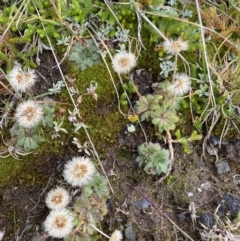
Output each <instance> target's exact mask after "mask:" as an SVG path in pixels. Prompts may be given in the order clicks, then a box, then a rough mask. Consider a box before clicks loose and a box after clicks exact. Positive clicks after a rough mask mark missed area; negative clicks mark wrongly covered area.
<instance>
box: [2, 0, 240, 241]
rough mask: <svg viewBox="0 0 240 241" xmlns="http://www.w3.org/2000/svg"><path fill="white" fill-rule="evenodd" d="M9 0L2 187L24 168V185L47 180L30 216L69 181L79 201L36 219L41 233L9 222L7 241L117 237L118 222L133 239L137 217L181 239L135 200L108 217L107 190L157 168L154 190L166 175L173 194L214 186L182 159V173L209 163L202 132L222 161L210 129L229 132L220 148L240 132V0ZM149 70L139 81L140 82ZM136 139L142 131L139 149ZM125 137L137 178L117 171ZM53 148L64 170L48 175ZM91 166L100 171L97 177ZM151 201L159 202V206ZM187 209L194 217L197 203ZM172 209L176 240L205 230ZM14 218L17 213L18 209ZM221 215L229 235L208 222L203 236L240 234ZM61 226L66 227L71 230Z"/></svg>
mask: <svg viewBox="0 0 240 241" xmlns="http://www.w3.org/2000/svg"><path fill="white" fill-rule="evenodd" d="M0 3H1V7H0V34H1V35H0V71H1V75H0V86H1V87H0V88H1V89H0V91H1V96H2V97H1V103H0V116H1V117H0V128H1V141H2V144H1V147H0V158H1V160H0V161H1V162H0V166H1V167H2V168H0V169H2V171H1V173H0V177H1V178H0V179H1V181H0V186H3V187H8V186H10V185H16V186H17V184H18V182H16V181H10V179H12V178H14V177H16V176H18V177H19V185H20V184H22V183H24V185H26V186H28V185H32V186H34V185H40V186H41V188H42V187H43V186H44V185H45V186H46V187H44V191H43V192H41V193H40V194H39V195H40V196H39V199H38V200H37V202H36V205H35V206H34V208H33V209H31V211H29V213H28V216H27V219H28V221H29V218H30V216H31V215H30V213H31V212H32V210H34V209H35V208H38V207H40V206H41V205H42V206H43V207H44V205H45V204H44V198H43V197H44V196H46V190H47V189H49V188H54V187H55V186H56V185H57V186H65V188H66V193H68V195H69V199H70V204H69V200H68V204H69V205H67V206H66V207H63V208H62V210H55V211H50V214H49V215H48V216H47V213H46V211H45V212H44V215H45V217H44V218H43V217H41V219H40V221H39V222H38V223H37V224H34V225H37V226H41V223H44V225H43V228H41V230H40V232H39V233H37V234H36V233H35V232H32V233H31V232H29V233H28V232H26V230H27V228H25V227H18V228H16V227H13V228H12V230H14V234H13V233H11V232H9V230H8V229H9V228H10V227H7V230H6V233H5V237H4V240H5V238H6V240H7V241H8V240H11V238H12V236H14V237H15V239H14V240H26V239H28V240H30V239H31V240H35V239H40V238H47V237H50V236H51V237H53V238H64V240H69V241H70V240H71V241H81V240H82V241H83V240H85V241H86V240H103V239H102V238H103V236H104V237H105V238H106V239H110V240H112V239H113V237H112V236H111V238H110V236H109V235H107V234H105V233H114V232H113V231H114V230H117V235H116V237H118V239H119V240H121V239H122V233H124V235H125V237H126V238H127V239H135V238H133V237H135V236H136V235H135V234H134V230H133V229H131V227H132V223H134V224H137V226H138V228H139V240H147V239H146V238H145V236H146V233H153V234H152V235H153V237H154V239H153V240H156V239H158V238H156V237H158V235H159V237H161V239H169V240H170V239H172V237H171V238H169V232H168V233H167V234H164V232H162V233H161V232H160V233H159V231H156V230H157V229H159V230H160V229H161V228H159V227H157V228H156V230H154V232H153V231H152V230H150V232H149V231H148V232H147V231H146V230H148V228H146V227H143V228H141V225H140V223H138V220H137V219H134V218H133V215H132V216H131V215H130V214H129V210H127V209H126V210H124V208H126V206H125V204H124V203H125V201H124V203H123V204H120V203H118V202H117V201H116V203H118V204H115V205H116V206H117V207H116V208H115V212H116V214H118V213H121V214H122V215H125V216H126V217H127V218H128V221H127V223H121V221H119V220H120V219H119V218H116V220H118V221H116V220H115V221H114V222H113V221H112V220H111V222H109V223H108V222H105V225H102V224H103V221H104V219H105V218H110V219H111V217H107V214H108V212H110V208H109V209H108V205H107V200H112V199H113V200H114V198H115V199H116V200H123V199H124V197H122V196H121V195H124V193H117V192H116V191H115V188H114V186H115V187H116V188H119V186H121V185H123V183H125V182H129V183H134V182H136V183H137V184H139V183H141V181H142V183H144V182H145V181H146V183H148V182H149V180H150V178H152V179H151V182H150V183H148V184H149V186H150V187H151V188H150V190H149V192H151V193H154V192H155V188H154V186H155V185H159V186H161V188H164V185H167V188H166V192H168V193H169V195H170V196H172V197H174V201H175V202H177V201H176V196H181V195H183V193H181V192H187V193H188V195H189V197H190V195H192V194H191V193H192V192H193V193H194V192H195V194H196V195H197V194H198V193H201V191H202V190H205V189H204V188H203V187H201V188H200V187H199V188H198V189H197V191H195V190H194V191H193V190H187V188H191V189H193V188H194V187H193V185H187V184H186V182H187V181H188V180H187V179H188V178H187V177H186V178H184V179H182V180H179V182H178V179H180V178H181V174H179V173H177V174H176V175H175V171H176V169H177V168H176V166H175V165H177V166H180V170H179V171H180V172H181V171H183V169H184V168H185V165H186V166H187V167H188V168H189V170H190V171H194V170H192V169H191V168H192V166H194V167H196V166H198V163H193V164H192V161H189V160H188V158H190V157H189V155H190V154H191V152H192V148H193V146H194V143H195V142H200V141H201V140H202V139H203V141H201V144H202V146H201V150H200V151H201V153H202V157H203V158H204V156H205V154H206V150H207V146H208V145H211V148H212V149H213V150H214V153H215V155H216V157H217V158H216V160H219V158H218V156H217V155H218V153H217V151H216V150H217V149H216V148H215V147H216V145H215V144H213V143H212V142H211V141H209V139H210V137H211V136H216V138H218V139H217V140H218V145H219V147H220V146H221V144H222V143H225V144H224V145H226V143H228V142H229V141H232V140H233V139H232V138H233V136H234V140H235V139H236V138H238V137H239V134H240V132H239V129H240V126H239V124H240V122H239V120H240V111H239V97H238V95H239V92H240V81H239V78H240V67H239V58H240V54H239V49H240V47H239V35H240V27H239V20H240V17H239V16H240V14H239V13H240V11H239V9H240V5H239V1H237V0H229V1H227V2H221V1H220V2H212V1H207V2H202V1H197V0H196V1H195V2H193V3H191V2H184V3H183V2H182V1H179V0H171V1H162V0H153V1H152V0H143V1H142V0H141V1H139V2H136V1H134V0H130V1H114V2H108V1H99V0H87V1H86V0H81V1H77V0H69V1H61V0H56V1H55V0H52V1H40V0H21V1H15V0H2V1H1V0H0ZM49 59H50V60H49ZM48 60H49V62H48ZM144 71H147V72H148V73H149V74H150V75H151V77H152V78H151V84H150V83H148V82H147V81H148V80H147V79H146V80H145V79H144V78H145V77H146V76H145V77H144ZM142 76H143V77H142ZM138 78H139V79H140V81H136V79H138ZM146 78H147V77H146ZM141 81H142V82H141ZM119 135H120V136H124V138H126V139H124V138H123V137H121V138H120V137H119ZM118 138H119V140H118ZM127 138H129V139H131V138H133V139H134V138H135V139H134V141H133V142H134V145H133V147H131V145H130V144H131V143H127V142H128V140H127ZM122 139H124V141H125V143H124V141H122ZM176 143H179V144H181V147H182V149H183V152H184V153H185V154H184V155H186V159H187V160H188V161H185V160H184V158H183V159H181V160H183V161H179V160H176V158H175V156H176V155H175V153H176V151H175V148H176ZM122 146H124V148H125V149H124V150H125V152H126V153H127V155H126V156H128V157H129V156H130V158H129V159H131V160H128V162H131V165H130V166H131V168H129V170H128V171H132V172H134V175H129V176H126V179H127V178H129V180H126V179H124V178H123V177H121V173H119V172H118V173H117V174H115V172H114V168H115V162H118V158H121V157H120V155H119V156H117V154H114V157H113V154H112V152H116V153H117V151H118V149H119V148H120V149H121V148H122ZM132 148H133V149H132ZM177 148H179V149H180V147H179V146H177ZM214 148H215V149H216V150H215V149H214ZM112 150H114V151H112ZM137 152H138V154H136V153H137ZM228 152H229V151H228ZM126 153H125V154H126ZM220 154H221V153H220ZM177 155H178V153H177ZM53 156H54V157H55V158H56V157H57V160H58V161H57V163H56V164H51V167H52V168H53V169H54V170H52V169H51V168H50V169H49V170H45V169H44V168H43V170H45V171H46V173H48V171H52V173H53V174H52V175H53V177H52V175H51V178H50V179H49V180H48V181H47V175H44V178H43V180H41V177H40V176H39V172H36V173H35V171H34V167H32V166H33V165H34V162H35V163H36V166H37V165H39V166H40V167H43V166H44V165H45V166H47V165H50V164H49V163H50V162H49V160H50V159H51V158H52V157H53ZM228 156H230V154H229V153H228ZM48 157H49V158H48ZM74 157H76V159H80V160H81V161H80V162H76V163H75V165H76V166H75V167H76V168H74V170H71V172H70V171H69V173H68V175H67V178H66V165H65V163H66V162H67V161H68V160H69V159H72V158H73V159H74ZM42 158H44V160H42ZM84 158H85V159H84ZM111 158H112V159H113V164H112V167H111V168H107V171H106V166H107V164H106V163H103V159H104V160H108V159H111ZM21 159H23V161H22V162H21ZM33 160H34V161H33ZM83 160H85V161H83ZM86 160H91V162H90V161H89V162H90V163H91V164H89V163H87V161H86ZM134 160H136V161H137V163H138V164H139V165H136V164H137V163H136V162H135V161H134ZM216 160H215V161H216ZM105 162H106V161H105ZM181 162H185V163H184V164H182V163H181ZM46 163H48V164H46ZM213 163H214V161H213ZM28 165H29V166H28ZM69 165H70V164H69ZM118 165H119V163H118ZM121 165H124V163H121V164H120V166H121ZM134 165H136V166H134ZM126 166H127V165H126ZM199 166H200V164H199ZM25 167H27V168H25ZM135 167H136V170H135ZM64 168H65V169H64ZM201 168H202V167H200V169H201ZM24 171H25V172H26V175H23V174H22V173H24ZM89 171H90V173H91V175H90V176H86V175H87V174H88V172H89ZM144 171H145V172H144ZM57 172H58V173H57ZM148 174H152V175H148ZM170 174H171V175H170ZM48 175H49V173H48ZM69 175H73V176H74V178H73V177H71V176H70V177H69ZM169 175H170V176H169ZM174 175H175V176H174ZM35 178H36V180H35ZM131 178H132V179H131ZM53 179H54V180H53ZM73 179H74V181H75V182H74V183H81V185H75V184H72V183H71V181H69V180H73ZM76 179H78V180H76ZM141 179H143V180H141ZM165 179H166V182H163V180H165ZM83 180H84V181H83ZM122 180H123V181H122ZM121 181H122V183H121ZM28 182H29V183H28ZM174 182H175V183H174ZM176 182H178V183H176ZM8 184H9V185H8ZM177 184H179V185H177ZM131 185H132V184H131ZM131 185H130V186H131ZM140 185H141V184H140ZM72 186H73V187H75V189H74V188H73V187H72ZM76 186H77V188H76ZM170 186H171V187H173V190H171V191H169V190H170V189H169V188H170ZM174 188H176V189H181V188H184V189H186V190H175V189H174ZM126 192H127V191H126ZM139 193H140V192H139ZM139 193H138V194H139ZM3 196H4V195H3ZM142 196H143V195H142ZM166 196H168V195H166ZM168 198H169V197H168ZM170 198H171V197H170ZM182 200H184V201H181V202H179V203H181V204H184V203H185V202H186V198H182ZM40 202H41V205H39V203H40ZM109 202H110V201H109ZM171 204H172V203H171ZM185 204H186V203H185ZM109 205H110V204H109ZM149 205H150V204H149ZM149 205H146V206H149ZM169 205H170V204H169ZM60 206H61V205H60ZM133 206H134V205H133ZM143 206H144V205H143ZM150 206H151V207H152V208H155V209H156V211H157V212H159V210H160V209H158V206H157V205H155V204H154V205H153V203H151V205H150ZM190 206H191V205H190ZM191 207H194V206H193V205H192V206H191ZM127 208H129V207H127ZM147 208H148V207H147ZM147 208H146V209H147ZM169 208H170V207H169ZM140 209H141V208H140ZM143 209H145V207H144V208H143ZM1 210H2V209H1ZM144 212H145V210H144ZM160 213H162V211H161V212H160ZM187 213H188V214H190V216H191V222H192V224H193V225H195V221H194V220H195V218H196V215H195V214H196V213H195V208H194V210H193V209H189V210H188V211H187ZM152 215H154V214H152ZM184 215H185V214H184ZM163 216H164V217H167V220H168V221H169V220H170V224H171V225H172V226H171V227H172V234H170V236H173V234H174V237H175V240H177V239H178V235H183V236H185V238H187V239H189V240H194V238H195V237H190V236H189V235H188V234H187V233H185V231H183V229H182V228H180V227H179V226H178V225H177V224H176V223H174V222H173V221H172V219H170V218H168V215H165V214H163ZM45 219H46V221H44V220H45ZM12 220H14V222H12V223H16V222H15V217H14V219H13V218H12ZM59 220H60V221H61V222H60V224H59ZM64 220H65V221H66V222H65V221H64ZM225 220H227V221H225ZM29 222H30V221H29ZM176 222H177V221H176ZM9 223H11V222H9ZM26 223H27V222H26ZM106 223H108V228H109V230H108V228H107V225H106ZM110 223H111V224H110ZM113 223H114V225H113ZM55 224H56V225H55ZM219 224H220V226H221V230H225V229H224V225H228V224H229V225H230V227H231V228H227V229H226V230H227V231H226V232H227V236H226V235H225V236H224V237H220V236H219V235H218V234H217V233H216V230H215V231H214V230H213V229H212V230H210V231H209V230H208V231H206V230H204V231H202V232H200V234H201V238H202V240H215V239H216V238H218V239H219V240H225V239H224V238H226V237H227V238H228V239H227V240H234V237H235V236H236V235H237V234H236V235H235V227H237V225H238V224H235V222H232V221H229V219H224V221H220V222H219ZM34 225H32V226H34ZM54 225H55V226H54ZM61 225H62V226H64V225H65V229H63V230H62V231H61V227H60V226H61ZM156 225H159V224H158V221H156ZM9 226H10V225H9ZM34 227H35V226H34ZM53 227H54V228H53ZM125 227H126V228H125ZM30 229H31V228H30ZM118 229H119V230H121V232H120V231H119V230H118ZM126 230H127V231H126ZM129 230H130V231H129ZM144 230H145V231H144ZM0 231H1V230H0ZM177 231H180V233H181V234H178V233H177ZM144 232H146V233H144ZM170 233H171V232H170ZM192 233H193V235H194V231H193V232H192ZM3 234H4V232H3ZM209 234H211V235H213V236H212V237H209V236H208V235H209ZM24 235H27V236H26V237H25V236H24ZM134 235H135V236H134ZM236 237H237V236H236ZM141 238H142V239H141ZM0 240H1V238H0ZM148 240H150V238H149V239H148Z"/></svg>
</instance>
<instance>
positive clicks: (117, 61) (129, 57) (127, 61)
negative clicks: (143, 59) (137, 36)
mask: <svg viewBox="0 0 240 241" xmlns="http://www.w3.org/2000/svg"><path fill="white" fill-rule="evenodd" d="M136 63H137V61H136V57H135V55H134V54H133V53H131V52H129V53H127V52H120V53H117V54H115V56H114V57H113V60H112V66H113V69H114V71H115V72H117V73H119V74H125V73H128V72H130V70H131V69H132V68H134V67H135V66H136Z"/></svg>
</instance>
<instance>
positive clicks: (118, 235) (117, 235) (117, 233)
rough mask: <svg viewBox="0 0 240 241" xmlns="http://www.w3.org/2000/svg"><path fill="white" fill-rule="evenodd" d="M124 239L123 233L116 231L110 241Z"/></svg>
mask: <svg viewBox="0 0 240 241" xmlns="http://www.w3.org/2000/svg"><path fill="white" fill-rule="evenodd" d="M122 238H123V236H122V233H121V232H120V231H119V230H117V229H116V230H115V231H114V232H113V233H112V235H111V237H110V239H109V241H121V240H122Z"/></svg>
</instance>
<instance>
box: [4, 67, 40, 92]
mask: <svg viewBox="0 0 240 241" xmlns="http://www.w3.org/2000/svg"><path fill="white" fill-rule="evenodd" d="M7 77H8V80H9V83H10V85H11V86H12V87H13V89H14V90H16V91H19V92H26V91H27V90H29V89H30V88H31V87H32V86H33V85H34V84H35V82H36V81H37V75H36V73H35V71H34V70H33V69H28V70H27V71H24V70H23V69H22V68H21V66H20V65H16V66H14V68H13V69H12V70H11V71H10V73H9V74H8V75H7Z"/></svg>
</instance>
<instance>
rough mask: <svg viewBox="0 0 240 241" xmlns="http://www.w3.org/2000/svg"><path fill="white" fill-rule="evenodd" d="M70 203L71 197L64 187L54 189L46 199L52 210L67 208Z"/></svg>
mask: <svg viewBox="0 0 240 241" xmlns="http://www.w3.org/2000/svg"><path fill="white" fill-rule="evenodd" d="M69 201H70V196H69V194H68V192H67V190H65V189H64V188H62V187H57V188H55V189H52V190H51V191H50V192H49V193H48V194H47V197H46V204H47V206H48V208H50V209H61V208H65V207H66V206H67V205H68V204H69Z"/></svg>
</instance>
